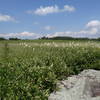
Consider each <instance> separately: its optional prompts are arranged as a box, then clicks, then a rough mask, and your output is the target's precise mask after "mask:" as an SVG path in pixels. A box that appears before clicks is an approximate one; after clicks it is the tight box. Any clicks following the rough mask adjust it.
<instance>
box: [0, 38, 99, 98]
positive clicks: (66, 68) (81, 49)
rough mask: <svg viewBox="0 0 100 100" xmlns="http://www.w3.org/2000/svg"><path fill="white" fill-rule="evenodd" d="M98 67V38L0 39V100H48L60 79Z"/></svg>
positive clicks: (97, 68)
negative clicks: (66, 39) (67, 39)
mask: <svg viewBox="0 0 100 100" xmlns="http://www.w3.org/2000/svg"><path fill="white" fill-rule="evenodd" d="M91 68H92V69H96V70H100V42H99V41H71V40H70V41H65V40H64V41H60V40H59V41H53V40H51V41H50V40H33V41H31V40H26V41H25V40H19V41H0V99H1V100H47V98H48V96H49V94H50V93H51V92H52V91H54V90H56V83H57V82H58V81H59V80H63V79H67V77H68V76H70V75H73V74H78V73H79V72H80V71H82V70H84V69H91Z"/></svg>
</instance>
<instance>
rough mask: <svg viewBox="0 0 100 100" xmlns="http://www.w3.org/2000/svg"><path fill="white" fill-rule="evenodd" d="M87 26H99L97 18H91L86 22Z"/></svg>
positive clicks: (99, 22)
mask: <svg viewBox="0 0 100 100" xmlns="http://www.w3.org/2000/svg"><path fill="white" fill-rule="evenodd" d="M86 26H87V27H100V21H99V20H92V21H90V22H88V23H87V25H86Z"/></svg>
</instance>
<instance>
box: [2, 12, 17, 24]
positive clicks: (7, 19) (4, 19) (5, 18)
mask: <svg viewBox="0 0 100 100" xmlns="http://www.w3.org/2000/svg"><path fill="white" fill-rule="evenodd" d="M8 21H13V22H16V20H15V19H14V18H13V17H12V16H9V15H3V14H0V22H8Z"/></svg>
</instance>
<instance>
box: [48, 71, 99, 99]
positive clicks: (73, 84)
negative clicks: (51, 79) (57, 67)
mask: <svg viewBox="0 0 100 100" xmlns="http://www.w3.org/2000/svg"><path fill="white" fill-rule="evenodd" d="M57 87H58V88H59V90H58V91H56V92H53V93H51V94H50V96H49V98H48V100H100V71H96V70H90V69H89V70H84V71H83V72H81V73H80V74H79V75H73V76H71V77H68V79H67V80H64V81H61V82H59V83H57Z"/></svg>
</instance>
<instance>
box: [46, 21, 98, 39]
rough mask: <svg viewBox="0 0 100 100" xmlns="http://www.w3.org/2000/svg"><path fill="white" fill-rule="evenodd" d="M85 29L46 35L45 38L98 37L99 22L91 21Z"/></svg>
mask: <svg viewBox="0 0 100 100" xmlns="http://www.w3.org/2000/svg"><path fill="white" fill-rule="evenodd" d="M85 27H86V28H85V29H83V30H80V31H65V32H55V33H53V34H48V35H47V37H56V36H71V37H96V36H99V37H100V21H99V20H92V21H90V22H88V23H87V24H86V26H85Z"/></svg>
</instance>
